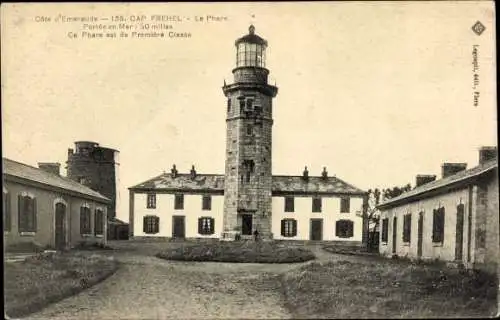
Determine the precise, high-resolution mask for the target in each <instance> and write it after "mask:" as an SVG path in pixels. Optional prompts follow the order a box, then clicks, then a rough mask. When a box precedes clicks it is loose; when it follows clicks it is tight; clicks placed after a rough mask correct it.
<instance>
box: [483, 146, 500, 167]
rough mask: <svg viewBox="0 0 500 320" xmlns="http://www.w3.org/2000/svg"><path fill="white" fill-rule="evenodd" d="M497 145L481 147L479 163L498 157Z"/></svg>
mask: <svg viewBox="0 0 500 320" xmlns="http://www.w3.org/2000/svg"><path fill="white" fill-rule="evenodd" d="M497 152H498V150H497V147H481V148H480V149H479V164H483V163H485V162H487V161H490V160H494V159H497V157H498V156H497Z"/></svg>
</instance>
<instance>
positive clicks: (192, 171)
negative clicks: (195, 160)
mask: <svg viewBox="0 0 500 320" xmlns="http://www.w3.org/2000/svg"><path fill="white" fill-rule="evenodd" d="M194 178H196V170H195V169H194V164H193V165H192V166H191V179H194Z"/></svg>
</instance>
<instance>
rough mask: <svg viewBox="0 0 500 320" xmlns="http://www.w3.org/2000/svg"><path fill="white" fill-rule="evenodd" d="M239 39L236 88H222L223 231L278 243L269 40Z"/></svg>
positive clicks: (274, 89)
mask: <svg viewBox="0 0 500 320" xmlns="http://www.w3.org/2000/svg"><path fill="white" fill-rule="evenodd" d="M248 31H249V32H248V34H247V35H245V36H243V37H241V38H239V39H237V40H236V42H235V46H236V66H235V68H234V69H233V71H232V73H233V78H234V79H233V83H231V84H226V83H224V86H223V88H222V90H223V92H224V95H225V97H226V98H227V110H226V163H225V178H224V216H223V231H224V232H230V231H238V232H240V233H241V235H242V237H243V238H245V237H251V236H252V234H253V233H254V232H255V231H257V232H258V233H259V235H260V237H262V238H264V239H270V238H272V232H271V230H272V229H271V214H272V213H271V212H272V198H271V196H272V195H271V187H272V171H271V170H272V126H273V117H272V115H273V110H272V107H273V104H272V100H273V98H274V97H275V96H276V94H277V92H278V88H277V87H276V86H272V85H270V84H268V75H269V70H268V69H267V68H266V49H267V41H266V40H264V39H263V38H261V37H259V36H258V35H257V34H256V33H255V27H254V26H253V25H251V26H250V27H249V29H248Z"/></svg>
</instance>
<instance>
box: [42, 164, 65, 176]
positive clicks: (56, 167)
mask: <svg viewBox="0 0 500 320" xmlns="http://www.w3.org/2000/svg"><path fill="white" fill-rule="evenodd" d="M38 168H39V169H41V170H43V171H45V172H49V173H52V174H56V175H60V169H61V164H60V163H58V162H38Z"/></svg>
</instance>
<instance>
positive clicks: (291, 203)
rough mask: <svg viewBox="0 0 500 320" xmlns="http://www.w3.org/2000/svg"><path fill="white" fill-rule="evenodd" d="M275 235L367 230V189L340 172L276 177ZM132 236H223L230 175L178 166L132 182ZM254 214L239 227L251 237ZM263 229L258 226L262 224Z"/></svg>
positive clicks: (343, 236) (314, 236) (349, 235)
mask: <svg viewBox="0 0 500 320" xmlns="http://www.w3.org/2000/svg"><path fill="white" fill-rule="evenodd" d="M272 182H273V184H272V214H271V217H270V219H271V225H272V236H273V238H274V239H279V240H324V241H347V242H352V243H356V244H359V243H361V241H362V235H363V218H362V210H363V199H364V197H365V194H366V193H365V192H364V191H362V190H360V189H358V188H356V187H353V186H351V185H349V184H348V183H346V182H344V181H342V180H341V179H339V178H337V177H328V176H327V175H326V171H324V174H323V176H320V177H310V176H309V175H308V174H307V171H305V172H304V174H303V175H302V176H273V177H272ZM129 192H130V219H129V221H130V230H131V237H134V238H142V237H160V238H171V237H174V238H219V237H220V236H221V234H222V232H223V217H224V215H223V212H224V176H223V175H213V174H198V173H196V171H195V170H194V168H193V169H192V170H191V173H189V174H179V173H178V172H177V169H176V168H175V166H174V168H173V169H172V172H171V173H163V174H161V175H159V176H157V177H154V178H152V179H150V180H148V181H145V182H143V183H140V184H138V185H136V186H134V187H131V188H129ZM252 221H253V220H252V219H245V217H242V219H241V227H238V228H237V229H236V230H235V231H238V232H240V233H241V234H242V236H243V237H245V236H248V237H251V235H252V232H253V230H255V229H256V228H255V226H253V225H252ZM257 230H258V228H257Z"/></svg>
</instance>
